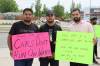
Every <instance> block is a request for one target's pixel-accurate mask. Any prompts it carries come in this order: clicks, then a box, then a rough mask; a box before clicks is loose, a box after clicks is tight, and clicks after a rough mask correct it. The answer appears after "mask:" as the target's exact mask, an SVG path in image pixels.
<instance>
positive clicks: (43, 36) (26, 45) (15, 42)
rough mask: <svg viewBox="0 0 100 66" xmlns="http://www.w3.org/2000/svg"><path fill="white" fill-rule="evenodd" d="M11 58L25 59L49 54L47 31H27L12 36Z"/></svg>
mask: <svg viewBox="0 0 100 66" xmlns="http://www.w3.org/2000/svg"><path fill="white" fill-rule="evenodd" d="M12 46H13V58H14V59H17V60H20V59H27V58H39V57H46V56H51V48H50V40H49V35H48V33H29V34H20V35H14V36H13V37H12Z"/></svg>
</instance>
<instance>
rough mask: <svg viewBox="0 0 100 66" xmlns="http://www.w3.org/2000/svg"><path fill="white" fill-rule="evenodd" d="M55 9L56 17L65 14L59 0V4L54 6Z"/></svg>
mask: <svg viewBox="0 0 100 66" xmlns="http://www.w3.org/2000/svg"><path fill="white" fill-rule="evenodd" d="M53 11H54V13H55V15H56V17H60V18H61V17H63V16H64V7H63V6H62V5H60V4H59V2H58V4H57V5H55V6H54V7H53Z"/></svg>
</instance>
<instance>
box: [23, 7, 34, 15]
mask: <svg viewBox="0 0 100 66" xmlns="http://www.w3.org/2000/svg"><path fill="white" fill-rule="evenodd" d="M25 11H30V12H31V13H32V14H33V10H32V9H31V8H25V9H24V10H23V14H24V13H25Z"/></svg>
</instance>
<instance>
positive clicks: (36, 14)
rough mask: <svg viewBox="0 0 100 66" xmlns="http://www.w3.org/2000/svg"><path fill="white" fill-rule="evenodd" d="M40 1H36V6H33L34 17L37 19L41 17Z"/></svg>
mask: <svg viewBox="0 0 100 66" xmlns="http://www.w3.org/2000/svg"><path fill="white" fill-rule="evenodd" d="M40 1H41V0H36V5H35V16H37V17H40V16H41V15H42V12H41V6H42V4H41V2H40Z"/></svg>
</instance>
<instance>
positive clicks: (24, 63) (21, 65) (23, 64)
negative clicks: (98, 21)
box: [14, 59, 33, 66]
mask: <svg viewBox="0 0 100 66" xmlns="http://www.w3.org/2000/svg"><path fill="white" fill-rule="evenodd" d="M32 63H33V59H22V60H14V66H32Z"/></svg>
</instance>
